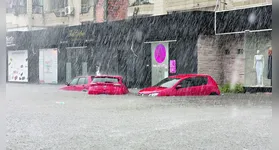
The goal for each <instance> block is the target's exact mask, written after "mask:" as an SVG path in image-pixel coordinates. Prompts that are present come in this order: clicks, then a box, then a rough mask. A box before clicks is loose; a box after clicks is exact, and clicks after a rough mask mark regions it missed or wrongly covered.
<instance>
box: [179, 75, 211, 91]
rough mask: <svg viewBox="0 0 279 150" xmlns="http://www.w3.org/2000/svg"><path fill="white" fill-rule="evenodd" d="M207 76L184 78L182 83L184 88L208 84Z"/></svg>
mask: <svg viewBox="0 0 279 150" xmlns="http://www.w3.org/2000/svg"><path fill="white" fill-rule="evenodd" d="M207 82H208V79H207V77H193V78H187V79H185V80H183V81H182V82H181V83H180V85H181V87H182V88H187V87H193V86H202V85H207Z"/></svg>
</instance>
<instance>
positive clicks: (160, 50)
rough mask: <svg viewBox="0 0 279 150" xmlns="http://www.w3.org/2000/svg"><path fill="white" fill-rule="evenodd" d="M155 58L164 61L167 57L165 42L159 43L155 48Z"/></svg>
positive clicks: (159, 61) (160, 61)
mask: <svg viewBox="0 0 279 150" xmlns="http://www.w3.org/2000/svg"><path fill="white" fill-rule="evenodd" d="M154 56H155V60H156V61H157V62H158V63H162V62H164V61H165V58H166V48H165V46H164V45H163V44H159V45H158V46H157V47H156V49H155V55H154Z"/></svg>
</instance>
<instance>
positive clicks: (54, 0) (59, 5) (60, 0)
mask: <svg viewBox="0 0 279 150" xmlns="http://www.w3.org/2000/svg"><path fill="white" fill-rule="evenodd" d="M67 6H68V0H50V9H51V11H59V10H62V9H63V10H64V8H65V7H67Z"/></svg>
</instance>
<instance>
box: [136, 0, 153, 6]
mask: <svg viewBox="0 0 279 150" xmlns="http://www.w3.org/2000/svg"><path fill="white" fill-rule="evenodd" d="M151 3H152V1H151V0H135V2H134V3H132V5H131V6H138V5H144V4H151Z"/></svg>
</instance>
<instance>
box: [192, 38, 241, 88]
mask: <svg viewBox="0 0 279 150" xmlns="http://www.w3.org/2000/svg"><path fill="white" fill-rule="evenodd" d="M243 47H244V36H243V35H223V36H214V35H212V36H205V35H201V36H200V37H199V39H198V43H197V51H198V73H205V74H209V75H211V76H212V77H213V78H214V79H215V80H216V81H217V83H218V84H224V83H242V84H243V83H244V72H245V56H244V54H238V49H240V50H241V49H243ZM226 51H227V52H230V53H228V54H226Z"/></svg>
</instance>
